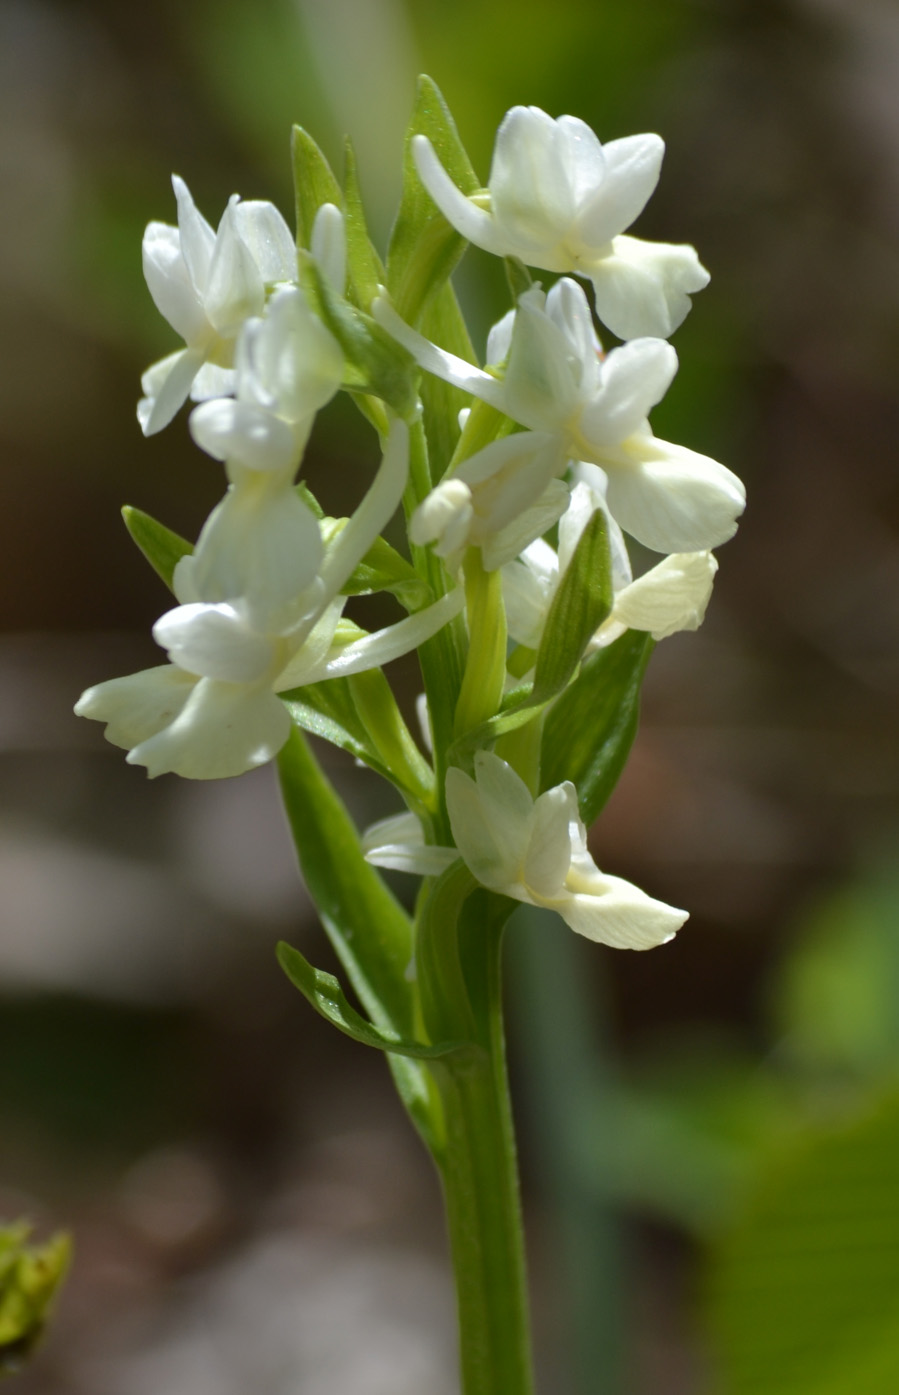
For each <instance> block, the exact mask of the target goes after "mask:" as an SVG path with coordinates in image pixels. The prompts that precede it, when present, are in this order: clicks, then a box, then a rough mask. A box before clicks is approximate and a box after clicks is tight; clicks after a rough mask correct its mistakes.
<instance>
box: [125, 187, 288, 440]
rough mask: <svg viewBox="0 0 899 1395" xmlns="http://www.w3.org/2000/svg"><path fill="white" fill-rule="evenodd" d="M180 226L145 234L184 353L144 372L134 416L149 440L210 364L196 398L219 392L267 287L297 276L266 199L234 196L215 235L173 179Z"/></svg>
mask: <svg viewBox="0 0 899 1395" xmlns="http://www.w3.org/2000/svg"><path fill="white" fill-rule="evenodd" d="M172 185H173V187H174V190H175V198H176V200H177V203H178V226H177V227H172V226H170V225H169V224H168V223H150V224H148V226H147V229H146V232H145V233H144V241H143V265H144V276H145V277H146V280H147V285H148V287H149V290H150V294H151V295H152V297H153V299H154V301H155V302H156V306H157V308H158V309H159V311H160V312H161V313H162V314H163V315H164V316H165V318H166V319H167V320H168V322H169V324H170V325H171V326H172V328H173V329H174V330H176V331H177V333H178V334H180V335H181V337H182V339H183V340H184V343H185V347H184V348H183V349H181V350H179V351H178V352H177V353H174V354H170V355H169V356H168V357H167V358H164V359H162V360H160V362H159V363H155V364H153V366H152V367H151V368H149V369H148V370H147V372H146V373H145V374H144V376H143V379H142V380H141V382H142V387H143V390H144V393H145V396H144V397H143V398H142V399H141V401H140V403H139V404H138V409H137V414H138V419H139V421H140V424H141V427H142V429H143V432H144V435H145V436H151V435H153V434H154V433H155V432H157V431H161V430H162V428H163V427H164V426H166V425H167V424H168V423H169V422H170V421H171V420H172V417H173V416H174V415H175V413H176V412H177V410H178V408H179V407H180V406H181V404H182V403H183V402H184V401H185V400H186V398H187V396H188V393H189V392H190V390H191V387H192V385H193V384H194V380H195V379H197V376H198V374H200V371H201V369H203V368H204V365H206V369H205V370H204V372H203V375H202V377H201V378H200V381H199V384H198V396H200V397H206V396H209V395H212V394H214V393H215V392H216V391H221V390H222V386H223V381H227V380H223V379H222V375H221V370H222V369H228V368H230V365H231V358H232V353H233V347H234V339H235V338H236V336H237V333H238V331H239V329H240V327H241V325H242V324H243V322H244V321H245V320H246V319H248V318H249V317H250V316H251V315H260V314H261V313H262V309H263V306H264V304H265V292H266V287H267V286H270V285H272V284H274V283H276V282H278V281H293V280H295V279H296V274H297V261H296V247H295V244H294V240H293V235H292V234H291V231H290V229H289V228H288V226H287V224H286V223H285V221H284V219H283V218H282V216H281V214H280V213H279V212H278V210H277V209H276V208H275V206H274V204H271V203H268V202H266V201H265V200H258V201H257V200H253V201H248V202H244V203H242V202H241V201H240V200H239V199H238V197H237V195H236V194H235V195H234V196H233V197H232V199H231V200H230V202H229V204H228V207H227V208H226V209H225V212H224V213H223V214H222V218H221V222H220V223H219V226H218V231H216V232H214V231H213V229H212V228H211V227H210V225H209V223H207V221H206V219H205V218H204V217H203V216H202V214H201V213H200V212H199V210H198V209H197V206H196V204H195V203H194V201H193V198H192V197H191V194H190V190H189V189H188V187H187V185H186V184H185V183H184V180H183V179H179V177H178V176H177V175H174V176H173V177H172Z"/></svg>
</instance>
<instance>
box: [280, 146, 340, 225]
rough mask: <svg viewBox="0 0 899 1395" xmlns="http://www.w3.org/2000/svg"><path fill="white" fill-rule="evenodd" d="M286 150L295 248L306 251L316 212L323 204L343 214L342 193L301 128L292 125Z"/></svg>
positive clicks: (318, 152) (320, 154)
mask: <svg viewBox="0 0 899 1395" xmlns="http://www.w3.org/2000/svg"><path fill="white" fill-rule="evenodd" d="M290 150H291V156H292V161H293V187H294V196H295V199H296V213H297V246H298V247H307V248H308V246H309V244H310V241H311V238H312V225H313V223H314V222H315V215H316V213H318V210H319V209H320V208H321V206H322V204H325V203H333V204H336V205H337V207H338V208H339V209H340V210H341V211H343V208H344V198H343V192H342V190H341V188H340V185H339V184H338V182H337V179H336V177H335V175H334V172H333V170H332V169H331V166H330V165H329V164H328V161H327V160H326V159H325V157H324V155H323V154H322V152H321V150H320V149H319V146H318V145H317V144H316V142H315V141H314V140H313V139H312V137H311V136H310V134H309V132H308V131H304V130H303V127H302V126H294V128H293V133H292V137H291V142H290Z"/></svg>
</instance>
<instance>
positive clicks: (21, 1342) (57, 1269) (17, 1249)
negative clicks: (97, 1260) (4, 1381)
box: [0, 1221, 72, 1378]
mask: <svg viewBox="0 0 899 1395" xmlns="http://www.w3.org/2000/svg"><path fill="white" fill-rule="evenodd" d="M30 1233H31V1227H30V1226H29V1225H28V1224H27V1223H25V1222H24V1221H18V1222H16V1223H15V1224H14V1225H8V1226H2V1227H0V1378H2V1377H3V1376H5V1375H12V1374H13V1373H14V1372H15V1371H16V1370H18V1368H19V1367H20V1366H21V1364H22V1362H23V1361H24V1360H25V1359H26V1358H27V1357H28V1356H29V1355H30V1354H31V1352H32V1351H33V1350H34V1348H35V1346H36V1345H37V1344H38V1342H39V1341H40V1339H41V1335H42V1333H43V1331H44V1327H45V1324H46V1322H47V1318H48V1316H49V1313H50V1308H51V1305H52V1303H53V1300H54V1298H55V1297H56V1294H57V1293H58V1291H59V1288H60V1285H61V1284H62V1282H63V1280H64V1279H65V1276H66V1274H67V1272H68V1269H69V1265H70V1263H71V1259H72V1242H71V1240H70V1238H69V1236H68V1235H55V1236H53V1238H52V1239H50V1240H48V1241H47V1243H46V1244H45V1245H28V1244H27V1241H28V1237H29V1235H30Z"/></svg>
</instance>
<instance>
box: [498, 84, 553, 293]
mask: <svg viewBox="0 0 899 1395" xmlns="http://www.w3.org/2000/svg"><path fill="white" fill-rule="evenodd" d="M568 143H569V142H568V139H567V135H566V132H565V130H564V129H563V128H561V127H560V126H559V124H558V123H557V122H556V121H554V120H553V119H552V117H551V116H548V115H547V114H546V112H545V111H541V110H540V108H539V107H513V108H512V110H511V111H509V112H507V113H506V115H505V116H504V117H503V120H502V123H501V125H500V128H499V130H498V132H497V135H496V145H495V147H494V152H493V162H492V164H491V166H490V178H489V180H488V185H489V188H490V200H491V206H492V211H493V217H494V220H495V222H496V224H497V228H498V230H499V234H500V237H501V238H502V240H503V242H504V244H505V250H506V251H507V252H511V253H513V254H515V255H518V256H520V257H521V258H522V260H524V261H527V262H530V263H531V264H532V265H534V266H546V265H547V262H548V261H549V262H553V263H554V264H553V265H551V266H549V267H548V269H549V270H551V271H552V270H561V269H562V268H561V267H559V266H558V265H556V264H555V258H554V257H553V253H554V252H555V251H556V248H557V245H558V243H559V242H560V241H563V240H564V239H565V237H566V235H567V233H568V231H569V230H570V228H571V225H572V223H573V221H574V215H575V187H574V180H573V178H572V176H573V174H574V171H573V170H572V169H571V168H570V166H569V161H568V160H567V159H566V155H567V153H568V152H567V149H566V147H567V145H568Z"/></svg>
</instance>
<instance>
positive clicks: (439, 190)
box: [412, 135, 504, 256]
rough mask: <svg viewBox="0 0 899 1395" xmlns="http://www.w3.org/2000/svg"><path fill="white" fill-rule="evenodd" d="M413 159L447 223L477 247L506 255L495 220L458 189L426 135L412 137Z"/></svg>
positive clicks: (420, 176) (425, 185)
mask: <svg viewBox="0 0 899 1395" xmlns="http://www.w3.org/2000/svg"><path fill="white" fill-rule="evenodd" d="M412 158H413V159H414V161H415V168H416V169H417V170H418V177H419V179H420V180H421V182H422V184H423V185H424V187H425V189H427V191H428V193H429V194H430V196H431V198H432V199H433V200H434V202H435V203H436V205H437V207H438V208H439V209H440V212H441V213H442V214H443V216H444V218H445V219H446V221H447V222H448V223H450V224H452V226H453V227H454V228H455V229H456V231H457V232H459V233H461V234H462V236H463V237H464V238H466V239H467V240H468V241H469V242H473V243H474V244H475V246H476V247H483V248H484V249H485V251H487V252H495V253H496V254H497V255H498V256H503V254H504V253H503V247H502V242H501V239H500V237H499V236H498V233H497V229H496V226H495V224H494V221H493V219H492V217H491V216H490V214H489V213H486V212H485V211H484V209H482V208H478V206H477V204H474V203H472V202H471V200H470V199H469V198H466V196H465V195H464V194H463V193H462V190H461V189H459V188H457V187H456V185H455V184H454V183H453V181H452V180H451V179H450V177H449V175H448V174H447V172H446V170H445V169H444V168H443V166H442V165H441V163H440V160H439V158H438V156H437V152H436V151H435V149H434V147H433V145H432V144H431V142H430V141H429V140H428V138H427V136H422V135H417V136H413V137H412Z"/></svg>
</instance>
